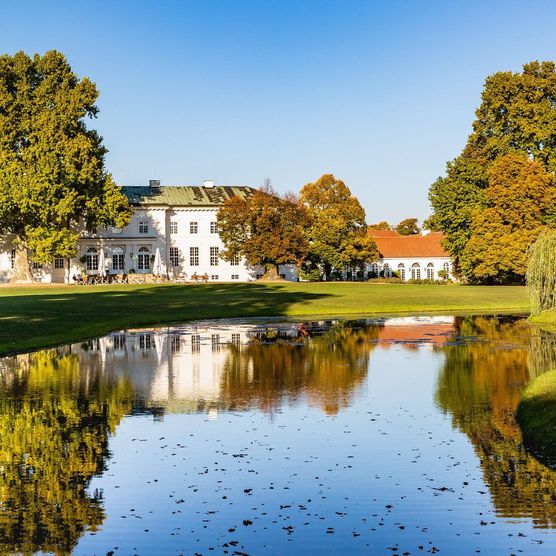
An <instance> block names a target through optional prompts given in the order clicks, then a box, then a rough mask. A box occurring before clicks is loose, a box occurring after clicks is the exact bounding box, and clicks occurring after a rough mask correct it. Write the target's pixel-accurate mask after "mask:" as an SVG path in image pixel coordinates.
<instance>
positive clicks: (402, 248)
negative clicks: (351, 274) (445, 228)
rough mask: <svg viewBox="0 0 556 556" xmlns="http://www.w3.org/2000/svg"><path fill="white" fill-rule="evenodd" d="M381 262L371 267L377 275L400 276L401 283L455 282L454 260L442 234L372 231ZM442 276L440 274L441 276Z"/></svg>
mask: <svg viewBox="0 0 556 556" xmlns="http://www.w3.org/2000/svg"><path fill="white" fill-rule="evenodd" d="M369 234H370V235H371V237H372V238H373V239H374V241H375V243H376V246H377V248H378V252H379V254H380V259H379V260H378V261H375V262H373V263H372V264H370V265H369V267H368V270H369V271H370V272H372V273H374V274H376V275H380V276H385V277H389V276H392V275H397V276H399V277H400V278H401V279H402V280H406V281H407V280H410V279H414V280H422V279H429V280H438V279H441V278H442V277H443V275H445V276H447V277H449V278H452V259H451V257H450V254H449V253H448V252H447V251H446V249H445V248H444V246H443V245H442V240H443V239H444V236H443V234H442V233H440V232H427V231H424V232H423V233H421V234H416V235H409V236H402V235H400V234H398V233H397V232H396V231H394V230H369ZM439 273H440V274H439Z"/></svg>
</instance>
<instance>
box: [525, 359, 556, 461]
mask: <svg viewBox="0 0 556 556" xmlns="http://www.w3.org/2000/svg"><path fill="white" fill-rule="evenodd" d="M516 419H517V422H518V424H519V427H520V428H521V433H522V435H523V443H524V444H525V446H526V447H527V448H528V449H529V450H530V451H531V452H532V453H533V454H534V455H535V457H537V459H539V461H541V462H542V463H544V464H546V465H549V466H550V467H555V466H556V370H552V371H548V372H546V373H544V374H542V375H540V376H539V377H537V378H536V379H534V380H533V381H532V382H530V383H529V384H528V385H527V387H526V388H525V390H524V391H523V394H522V398H521V401H520V403H519V406H518V408H517V412H516Z"/></svg>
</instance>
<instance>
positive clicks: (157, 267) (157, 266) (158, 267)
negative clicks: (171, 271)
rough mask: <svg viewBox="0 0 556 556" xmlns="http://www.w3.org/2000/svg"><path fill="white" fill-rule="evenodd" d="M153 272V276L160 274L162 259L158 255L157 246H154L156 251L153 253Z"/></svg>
mask: <svg viewBox="0 0 556 556" xmlns="http://www.w3.org/2000/svg"><path fill="white" fill-rule="evenodd" d="M153 274H154V275H155V276H160V275H161V274H162V259H161V257H160V249H159V248H158V247H157V248H156V253H155V255H154V263H153Z"/></svg>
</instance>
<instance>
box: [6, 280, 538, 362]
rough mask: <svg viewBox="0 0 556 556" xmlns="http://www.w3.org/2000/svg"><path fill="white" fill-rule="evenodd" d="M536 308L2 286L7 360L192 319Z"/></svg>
mask: <svg viewBox="0 0 556 556" xmlns="http://www.w3.org/2000/svg"><path fill="white" fill-rule="evenodd" d="M528 310H529V302H528V299H527V295H526V292H525V288H524V287H519V286H503V287H498V286H455V285H448V286H433V285H410V284H388V285H387V284H368V283H337V282H336V283H283V282H281V283H276V284H264V283H260V282H257V283H251V284H245V283H243V284H191V285H189V284H188V285H153V286H138V285H133V286H121V285H118V286H49V287H46V286H30V287H0V354H5V353H9V352H15V351H25V350H30V349H34V348H39V347H46V346H53V345H58V344H62V343H68V342H72V341H77V340H81V339H84V338H90V337H93V336H99V335H102V334H106V333H108V332H110V331H112V330H117V329H122V328H125V327H131V326H134V327H136V326H143V325H145V326H146V325H156V324H164V323H175V322H183V321H186V320H191V319H205V318H225V317H255V316H289V317H300V316H319V315H320V316H325V315H326V316H330V317H333V316H349V315H372V314H379V313H382V314H395V313H421V314H432V313H445V314H446V313H458V312H459V313H461V312H482V313H491V312H501V311H505V312H512V311H513V312H527V311H528Z"/></svg>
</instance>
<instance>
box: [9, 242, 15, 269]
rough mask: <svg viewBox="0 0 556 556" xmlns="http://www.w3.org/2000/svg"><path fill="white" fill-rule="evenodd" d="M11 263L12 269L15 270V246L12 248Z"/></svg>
mask: <svg viewBox="0 0 556 556" xmlns="http://www.w3.org/2000/svg"><path fill="white" fill-rule="evenodd" d="M10 265H11V267H12V270H13V267H14V266H15V247H13V248H12V253H11V257H10Z"/></svg>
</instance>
